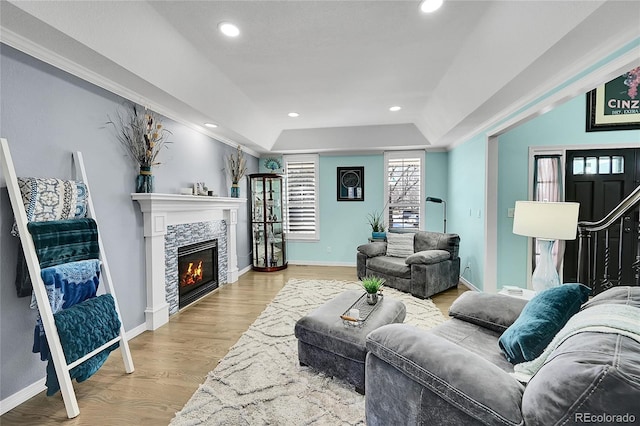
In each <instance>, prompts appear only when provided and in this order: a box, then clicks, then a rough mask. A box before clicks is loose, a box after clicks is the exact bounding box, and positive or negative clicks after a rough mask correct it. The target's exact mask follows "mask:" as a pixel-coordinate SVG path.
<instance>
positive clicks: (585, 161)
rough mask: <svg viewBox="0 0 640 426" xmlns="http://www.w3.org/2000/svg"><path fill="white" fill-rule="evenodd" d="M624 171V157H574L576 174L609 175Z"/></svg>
mask: <svg viewBox="0 0 640 426" xmlns="http://www.w3.org/2000/svg"><path fill="white" fill-rule="evenodd" d="M621 173H624V157H621V156H618V155H614V156H612V157H610V156H608V155H604V156H600V157H586V158H585V157H575V158H574V159H573V174H574V175H584V174H587V175H595V174H599V175H609V174H621Z"/></svg>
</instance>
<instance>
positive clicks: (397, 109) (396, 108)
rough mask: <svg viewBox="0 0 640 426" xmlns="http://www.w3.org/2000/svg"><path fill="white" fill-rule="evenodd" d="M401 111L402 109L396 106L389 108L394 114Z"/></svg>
mask: <svg viewBox="0 0 640 426" xmlns="http://www.w3.org/2000/svg"><path fill="white" fill-rule="evenodd" d="M401 109H402V107H400V106H397V105H396V106H392V107H391V108H389V111H393V112H396V111H400V110H401Z"/></svg>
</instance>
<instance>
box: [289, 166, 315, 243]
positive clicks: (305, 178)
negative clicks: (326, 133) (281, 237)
mask: <svg viewBox="0 0 640 426" xmlns="http://www.w3.org/2000/svg"><path fill="white" fill-rule="evenodd" d="M284 162H285V172H286V203H287V204H286V212H287V220H286V224H285V229H286V232H287V237H288V238H289V239H293V240H295V239H317V237H318V181H319V179H318V157H317V156H316V155H305V156H297V155H296V156H285V158H284Z"/></svg>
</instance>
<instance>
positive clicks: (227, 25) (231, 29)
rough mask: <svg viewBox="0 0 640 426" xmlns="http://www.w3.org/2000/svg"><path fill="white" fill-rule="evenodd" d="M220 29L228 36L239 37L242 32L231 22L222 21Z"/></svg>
mask: <svg viewBox="0 0 640 426" xmlns="http://www.w3.org/2000/svg"><path fill="white" fill-rule="evenodd" d="M218 29H219V30H220V32H221V33H222V34H224V35H226V36H227V37H237V36H238V35H239V34H240V29H239V28H238V27H236V26H235V25H233V24H232V23H231V22H220V24H218Z"/></svg>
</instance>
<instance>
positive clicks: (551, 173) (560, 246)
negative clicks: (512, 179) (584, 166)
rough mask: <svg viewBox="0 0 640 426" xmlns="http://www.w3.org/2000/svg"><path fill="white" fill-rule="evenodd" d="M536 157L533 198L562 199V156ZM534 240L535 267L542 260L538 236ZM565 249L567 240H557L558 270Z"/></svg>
mask: <svg viewBox="0 0 640 426" xmlns="http://www.w3.org/2000/svg"><path fill="white" fill-rule="evenodd" d="M534 159H535V163H534V172H533V182H534V188H533V200H534V201H548V202H559V201H562V185H563V184H562V166H561V161H562V157H561V156H560V155H536V156H535V157H534ZM574 166H575V162H574ZM574 170H575V169H574ZM532 242H533V249H534V250H533V253H534V257H533V259H532V260H533V268H534V269H535V266H536V265H537V264H538V263H539V262H540V246H539V244H538V239H537V238H534V239H533V240H532ZM564 249H565V242H564V241H562V240H556V241H555V243H554V245H553V249H552V255H553V260H554V261H555V265H556V269H557V270H558V272H561V271H560V265H561V264H562V258H563V256H564Z"/></svg>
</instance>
